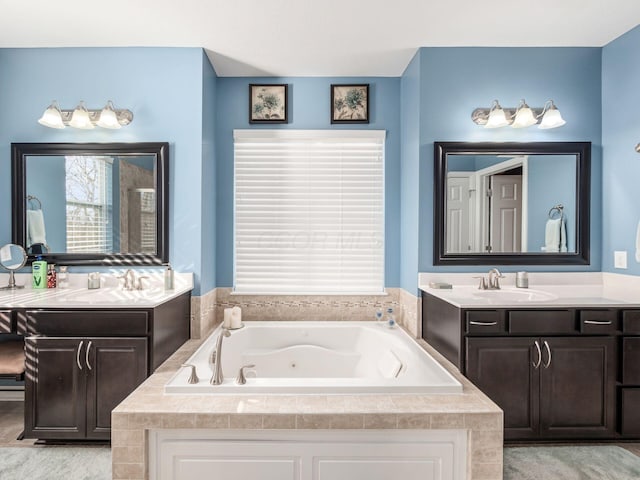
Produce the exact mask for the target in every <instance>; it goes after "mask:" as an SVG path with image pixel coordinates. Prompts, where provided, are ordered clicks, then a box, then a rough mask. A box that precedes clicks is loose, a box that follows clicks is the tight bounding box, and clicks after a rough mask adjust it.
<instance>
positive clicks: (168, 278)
mask: <svg viewBox="0 0 640 480" xmlns="http://www.w3.org/2000/svg"><path fill="white" fill-rule="evenodd" d="M164 265H165V266H166V267H167V268H166V269H165V271H164V289H165V290H173V269H172V268H171V264H170V263H165V264H164Z"/></svg>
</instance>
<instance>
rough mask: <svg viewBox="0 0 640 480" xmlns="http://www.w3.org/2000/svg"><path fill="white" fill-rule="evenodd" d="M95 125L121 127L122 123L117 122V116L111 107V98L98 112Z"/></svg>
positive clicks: (112, 127)
mask: <svg viewBox="0 0 640 480" xmlns="http://www.w3.org/2000/svg"><path fill="white" fill-rule="evenodd" d="M96 125H98V126H99V127H102V128H111V129H116V128H121V127H122V125H120V123H119V122H118V116H117V115H116V112H115V110H114V109H113V103H111V100H109V102H108V103H107V105H106V106H105V107H104V108H103V109H102V111H101V112H100V117H99V118H98V121H97V122H96Z"/></svg>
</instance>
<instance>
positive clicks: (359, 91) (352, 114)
mask: <svg viewBox="0 0 640 480" xmlns="http://www.w3.org/2000/svg"><path fill="white" fill-rule="evenodd" d="M331 123H369V84H368V83H365V84H360V85H331Z"/></svg>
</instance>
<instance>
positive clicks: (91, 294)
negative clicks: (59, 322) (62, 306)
mask: <svg viewBox="0 0 640 480" xmlns="http://www.w3.org/2000/svg"><path fill="white" fill-rule="evenodd" d="M164 293H165V292H164V291H163V290H161V289H148V290H122V289H116V288H100V289H95V290H83V291H79V292H78V291H74V292H69V294H68V295H65V296H64V300H63V301H68V302H74V303H88V304H97V303H125V304H126V303H139V302H144V301H150V300H155V299H157V298H159V297H161V296H162V295H164Z"/></svg>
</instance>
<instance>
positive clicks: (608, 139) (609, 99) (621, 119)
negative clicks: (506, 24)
mask: <svg viewBox="0 0 640 480" xmlns="http://www.w3.org/2000/svg"><path fill="white" fill-rule="evenodd" d="M638 52H640V27H636V28H634V29H633V30H631V31H630V32H627V33H626V34H625V35H623V36H621V37H620V38H618V39H616V40H614V41H613V42H611V43H610V44H609V45H607V46H605V47H604V49H603V52H602V144H603V157H604V161H603V171H602V181H603V207H602V208H603V211H604V212H607V213H606V215H605V216H604V218H603V220H602V236H603V239H602V269H603V271H606V272H617V273H627V274H634V275H640V263H638V262H636V260H635V235H636V228H637V225H638V222H639V221H640V195H639V194H638V192H639V191H640V188H639V186H640V185H639V183H638V180H639V179H640V154H638V153H636V152H635V150H634V146H635V145H636V144H637V143H638V142H640V117H639V116H638V111H640V62H638V58H639V54H638ZM615 250H626V251H627V252H628V270H618V269H614V268H613V252H614V251H615Z"/></svg>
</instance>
